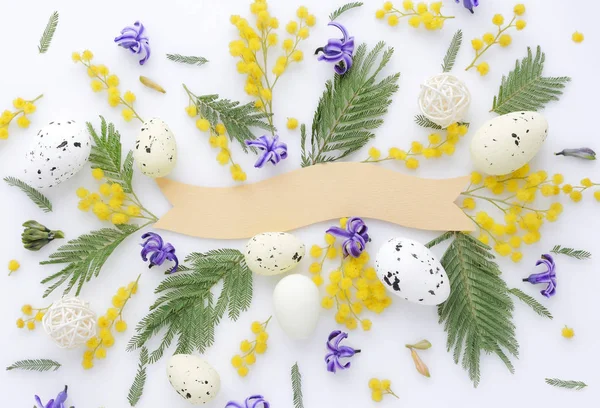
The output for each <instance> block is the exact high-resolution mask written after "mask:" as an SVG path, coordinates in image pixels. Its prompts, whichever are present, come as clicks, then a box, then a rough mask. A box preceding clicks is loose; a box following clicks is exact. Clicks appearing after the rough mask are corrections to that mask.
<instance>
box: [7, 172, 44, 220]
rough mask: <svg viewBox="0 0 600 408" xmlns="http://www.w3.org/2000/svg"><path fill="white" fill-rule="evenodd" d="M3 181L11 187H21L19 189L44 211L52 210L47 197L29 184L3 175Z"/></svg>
mask: <svg viewBox="0 0 600 408" xmlns="http://www.w3.org/2000/svg"><path fill="white" fill-rule="evenodd" d="M4 181H6V183H7V184H8V185H9V186H11V187H18V188H19V189H21V191H22V192H24V193H25V194H26V195H27V197H29V199H30V200H31V201H33V203H34V204H35V205H37V206H38V207H39V208H41V209H42V210H43V211H44V212H45V213H47V212H52V203H51V202H50V200H49V199H48V197H46V196H45V195H43V194H42V193H40V192H39V191H38V190H36V189H35V188H34V187H31V186H30V185H29V184H27V183H25V182H24V181H21V180H19V179H18V178H16V177H4Z"/></svg>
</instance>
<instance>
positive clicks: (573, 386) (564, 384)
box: [546, 378, 587, 391]
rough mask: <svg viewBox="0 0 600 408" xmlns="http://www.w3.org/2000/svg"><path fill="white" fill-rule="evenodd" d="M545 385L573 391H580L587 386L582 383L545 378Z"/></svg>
mask: <svg viewBox="0 0 600 408" xmlns="http://www.w3.org/2000/svg"><path fill="white" fill-rule="evenodd" d="M546 384H548V385H551V386H553V387H559V388H566V389H569V390H575V391H580V390H582V389H584V388H585V387H587V384H586V383H584V382H582V381H570V380H560V379H558V378H546Z"/></svg>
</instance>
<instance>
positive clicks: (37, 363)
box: [6, 358, 61, 372]
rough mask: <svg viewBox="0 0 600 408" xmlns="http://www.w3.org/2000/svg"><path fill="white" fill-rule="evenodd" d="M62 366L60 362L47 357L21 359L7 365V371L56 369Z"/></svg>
mask: <svg viewBox="0 0 600 408" xmlns="http://www.w3.org/2000/svg"><path fill="white" fill-rule="evenodd" d="M60 367H61V365H60V363H57V362H56V361H54V360H49V359H47V358H40V359H36V360H21V361H17V362H15V363H13V364H11V365H10V366H8V367H6V370H7V371H11V370H27V371H40V372H41V371H56V370H58V369H59V368H60Z"/></svg>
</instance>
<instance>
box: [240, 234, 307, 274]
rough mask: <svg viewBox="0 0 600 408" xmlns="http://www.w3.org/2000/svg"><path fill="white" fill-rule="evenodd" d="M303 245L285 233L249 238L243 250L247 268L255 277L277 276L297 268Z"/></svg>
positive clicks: (301, 256) (303, 249)
mask: <svg viewBox="0 0 600 408" xmlns="http://www.w3.org/2000/svg"><path fill="white" fill-rule="evenodd" d="M305 250H306V249H305V247H304V244H303V243H302V242H301V241H300V240H299V239H298V238H296V237H295V236H293V235H292V234H288V233H286V232H265V233H262V234H258V235H255V236H253V237H252V238H250V240H249V241H248V243H247V244H246V249H245V250H244V257H245V259H246V265H248V268H250V270H251V271H252V272H254V273H256V274H257V275H267V276H273V275H279V274H281V273H285V272H289V271H291V270H292V269H294V268H295V267H296V266H298V263H300V261H301V260H302V258H303V257H304V253H305Z"/></svg>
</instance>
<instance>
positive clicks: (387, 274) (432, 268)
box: [375, 238, 450, 305]
mask: <svg viewBox="0 0 600 408" xmlns="http://www.w3.org/2000/svg"><path fill="white" fill-rule="evenodd" d="M375 269H376V270H377V275H378V276H379V280H381V282H382V283H383V285H384V286H385V287H386V288H387V289H388V290H389V291H390V292H392V293H393V294H395V295H396V296H399V297H401V298H403V299H405V300H408V301H410V302H414V303H418V304H421V305H439V304H440V303H443V302H445V301H446V299H448V296H450V281H449V280H448V276H447V275H446V271H445V270H444V268H443V267H442V265H441V264H440V262H439V261H438V260H437V259H436V257H435V255H433V253H432V252H431V251H430V250H429V249H427V248H426V247H425V246H423V245H422V244H420V243H418V242H416V241H413V240H411V239H407V238H394V239H390V240H389V241H388V242H386V243H385V244H384V245H383V246H382V247H381V249H380V250H379V252H378V253H377V257H376V259H375Z"/></svg>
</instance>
